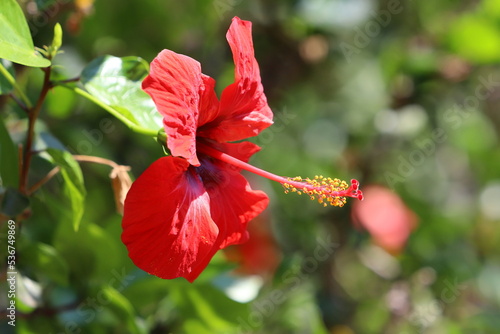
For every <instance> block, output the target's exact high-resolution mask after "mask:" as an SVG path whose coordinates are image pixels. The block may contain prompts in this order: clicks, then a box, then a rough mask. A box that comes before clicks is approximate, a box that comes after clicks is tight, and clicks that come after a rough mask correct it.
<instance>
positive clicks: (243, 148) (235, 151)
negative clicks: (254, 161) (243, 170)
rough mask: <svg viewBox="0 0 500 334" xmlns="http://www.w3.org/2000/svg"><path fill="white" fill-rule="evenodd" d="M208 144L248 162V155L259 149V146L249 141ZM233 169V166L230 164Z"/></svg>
mask: <svg viewBox="0 0 500 334" xmlns="http://www.w3.org/2000/svg"><path fill="white" fill-rule="evenodd" d="M210 146H212V147H213V148H214V149H216V150H218V151H221V152H224V153H226V154H229V155H230V156H232V157H234V158H236V159H238V160H241V161H244V162H248V160H250V157H251V156H252V155H254V154H255V153H257V152H259V151H260V147H259V146H257V145H255V144H254V143H251V142H249V141H243V142H239V143H217V142H210ZM231 168H233V169H234V166H231Z"/></svg>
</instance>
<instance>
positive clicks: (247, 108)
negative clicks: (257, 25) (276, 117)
mask: <svg viewBox="0 0 500 334" xmlns="http://www.w3.org/2000/svg"><path fill="white" fill-rule="evenodd" d="M226 37H227V40H228V42H229V45H230V47H231V51H232V53H233V59H234V63H235V82H234V83H233V84H231V85H229V86H228V87H226V89H224V91H223V92H222V95H221V100H220V106H219V113H218V116H217V117H216V118H215V119H214V120H212V121H211V122H209V123H207V124H206V125H205V126H204V127H202V128H200V129H199V135H200V136H203V137H206V138H211V139H214V140H216V141H219V142H227V141H236V140H241V139H245V138H248V137H251V136H256V135H257V134H259V132H260V131H262V130H263V129H265V128H267V127H268V126H269V125H271V124H272V123H273V121H272V118H273V113H272V111H271V109H270V108H269V106H268V104H267V99H266V96H265V95H264V89H263V87H262V84H261V79H260V72H259V65H258V64H257V60H256V59H255V56H254V49H253V42H252V23H251V22H249V21H242V20H240V19H239V18H237V17H235V18H233V21H232V24H231V27H230V28H229V31H228V32H227V35H226Z"/></svg>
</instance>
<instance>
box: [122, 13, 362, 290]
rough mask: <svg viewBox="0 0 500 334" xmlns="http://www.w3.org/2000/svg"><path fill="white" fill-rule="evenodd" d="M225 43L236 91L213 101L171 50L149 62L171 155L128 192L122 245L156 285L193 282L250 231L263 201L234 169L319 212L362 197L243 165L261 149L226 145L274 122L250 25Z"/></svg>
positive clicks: (147, 86) (210, 84) (148, 85)
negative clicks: (314, 202) (276, 185)
mask: <svg viewBox="0 0 500 334" xmlns="http://www.w3.org/2000/svg"><path fill="white" fill-rule="evenodd" d="M226 37H227V40H228V42H229V45H230V47H231V51H232V53H233V58H234V63H235V82H234V83H233V84H231V85H229V86H228V87H226V88H225V89H224V91H223V92H222V94H221V97H220V100H219V99H218V98H217V96H216V95H215V92H214V86H215V81H214V80H213V79H212V78H210V77H208V76H206V75H204V74H202V73H201V66H200V64H199V63H198V62H197V61H195V60H194V59H192V58H189V57H187V56H184V55H180V54H177V53H175V52H172V51H170V50H163V51H162V52H160V54H159V55H158V56H157V57H156V58H155V59H154V60H153V62H152V63H151V72H150V74H149V75H148V76H147V77H146V79H145V80H144V82H143V89H144V90H145V91H146V92H147V93H148V94H149V95H150V96H151V97H152V98H153V101H154V102H155V104H156V107H157V109H158V111H159V112H160V114H162V116H163V126H164V129H165V133H166V135H167V139H166V146H167V147H168V149H169V150H170V152H171V155H170V156H167V157H163V158H160V159H159V160H157V161H156V162H154V163H153V164H152V165H151V166H150V167H149V168H148V169H147V170H146V171H145V172H144V173H143V174H142V175H141V176H140V177H139V178H138V179H137V180H136V181H135V182H134V183H133V185H132V187H131V189H130V190H129V193H128V194H127V198H126V200H125V207H124V216H123V222H122V227H123V234H122V241H123V242H124V243H125V245H126V246H127V248H128V251H129V256H130V258H131V259H132V261H133V262H134V263H135V264H136V265H137V266H138V267H140V268H141V269H143V270H145V271H146V272H148V273H151V274H153V275H156V276H158V277H161V278H168V279H170V278H175V277H184V278H186V279H187V280H188V281H190V282H192V281H194V280H195V279H196V278H197V277H198V276H199V275H200V273H201V272H202V271H203V269H204V268H205V267H206V266H207V264H208V263H209V262H210V260H211V258H212V257H213V255H214V254H215V253H216V252H217V251H218V250H220V249H222V248H225V247H226V246H229V245H233V244H240V243H243V242H245V241H246V240H247V239H248V232H247V231H246V225H247V223H248V222H249V221H250V220H251V219H253V218H254V217H255V216H257V215H259V214H260V213H261V212H262V211H263V210H264V209H265V208H266V207H267V204H268V202H269V199H268V197H267V196H266V194H265V193H264V192H262V191H258V190H252V189H251V187H250V185H249V184H248V181H247V180H246V179H245V178H244V177H243V176H242V175H241V174H240V171H241V169H246V170H248V171H251V172H253V173H256V174H258V175H261V176H264V177H266V178H268V179H271V180H274V181H277V182H280V183H281V184H283V186H284V187H285V191H293V192H297V193H299V194H300V193H302V192H303V193H306V194H308V195H309V196H311V197H313V198H317V199H318V200H319V201H320V202H322V203H325V205H326V203H330V204H332V205H337V206H342V205H343V204H344V203H345V197H346V196H349V197H356V198H361V197H362V194H361V192H360V191H359V190H358V183H357V181H355V180H353V182H352V184H351V186H348V185H347V184H346V183H345V182H343V181H340V180H337V179H330V178H322V177H316V178H315V179H313V180H309V179H304V180H302V179H301V178H293V179H292V178H284V177H280V176H277V175H274V174H271V173H269V172H266V171H263V170H261V169H258V168H256V167H254V166H251V165H249V164H247V161H248V160H249V159H250V157H251V156H252V155H253V154H254V153H256V152H257V151H258V150H259V147H258V146H257V145H255V144H253V143H250V142H239V143H231V142H233V141H238V140H242V139H245V138H248V137H251V136H255V135H257V134H259V132H260V131H262V130H263V129H265V128H266V127H268V126H269V125H271V124H272V117H273V114H272V112H271V109H270V108H269V106H268V104H267V100H266V97H265V95H264V92H263V87H262V84H261V79H260V72H259V67H258V64H257V61H256V60H255V57H254V50H253V43H252V36H251V22H248V21H242V20H240V19H239V18H237V17H235V18H234V19H233V21H232V24H231V27H230V28H229V31H228V33H227V35H226Z"/></svg>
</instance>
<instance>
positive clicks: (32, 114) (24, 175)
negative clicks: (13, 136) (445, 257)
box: [19, 67, 52, 194]
mask: <svg viewBox="0 0 500 334" xmlns="http://www.w3.org/2000/svg"><path fill="white" fill-rule="evenodd" d="M42 70H43V71H44V72H45V77H44V79H43V86H42V90H41V91H40V96H39V97H38V100H37V101H36V105H35V106H34V107H33V108H32V109H31V110H29V115H28V137H27V138H26V147H25V150H24V162H23V168H22V172H21V179H20V185H19V190H20V191H21V193H24V194H26V190H27V189H26V188H27V185H28V172H29V168H30V164H31V157H32V155H33V152H31V149H32V147H33V140H34V138H35V123H36V120H37V118H38V115H39V114H40V110H41V109H42V105H43V102H44V100H45V97H46V96H47V93H48V92H49V90H50V88H52V85H51V83H50V73H51V67H47V68H43V69H42Z"/></svg>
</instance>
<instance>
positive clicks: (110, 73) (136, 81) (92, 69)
mask: <svg viewBox="0 0 500 334" xmlns="http://www.w3.org/2000/svg"><path fill="white" fill-rule="evenodd" d="M148 72H149V65H148V63H147V62H146V61H145V60H143V59H141V58H139V57H124V58H118V57H113V56H103V57H99V58H96V59H94V60H93V61H92V62H90V63H89V64H88V65H87V67H85V68H84V69H83V71H82V74H81V82H82V83H83V85H84V86H85V89H87V91H88V92H89V93H90V94H92V95H93V96H94V97H96V98H97V99H99V100H100V101H101V102H103V103H105V104H107V105H109V106H111V107H113V108H114V109H116V110H117V111H118V112H119V113H120V114H122V115H123V116H125V117H126V118H127V119H129V120H130V121H132V122H133V123H135V124H137V125H140V126H142V127H145V128H148V129H152V130H158V129H159V128H160V127H161V126H162V120H161V116H160V114H159V113H158V112H157V110H156V107H155V105H154V103H153V100H152V99H151V98H150V96H149V95H148V94H146V93H145V92H144V91H143V90H142V88H141V83H142V80H143V79H144V77H145V76H146V75H147V74H148Z"/></svg>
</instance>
